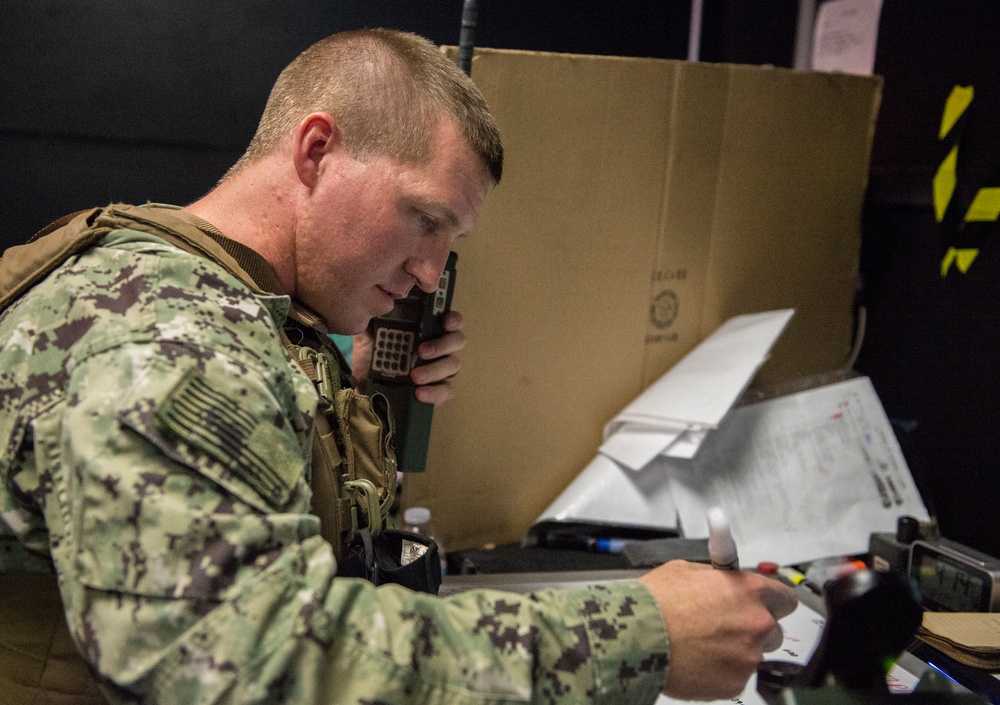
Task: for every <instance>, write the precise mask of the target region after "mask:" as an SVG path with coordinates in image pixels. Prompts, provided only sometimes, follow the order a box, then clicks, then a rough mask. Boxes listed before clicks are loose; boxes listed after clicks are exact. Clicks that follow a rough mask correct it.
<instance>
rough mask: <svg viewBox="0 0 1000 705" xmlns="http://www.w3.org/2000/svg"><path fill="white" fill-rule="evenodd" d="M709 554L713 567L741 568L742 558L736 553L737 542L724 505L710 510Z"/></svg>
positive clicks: (722, 568) (720, 568)
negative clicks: (723, 508) (723, 507)
mask: <svg viewBox="0 0 1000 705" xmlns="http://www.w3.org/2000/svg"><path fill="white" fill-rule="evenodd" d="M708 555H709V558H711V560H712V567H713V568H718V569H719V570H739V569H740V559H739V557H738V556H737V555H736V542H735V541H733V532H732V529H730V527H729V517H727V516H726V513H725V512H724V511H723V510H722V507H712V508H711V509H709V510H708Z"/></svg>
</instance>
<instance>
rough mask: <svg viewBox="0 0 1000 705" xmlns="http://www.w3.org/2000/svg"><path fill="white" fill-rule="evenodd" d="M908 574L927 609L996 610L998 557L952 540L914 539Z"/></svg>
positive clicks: (999, 581)
mask: <svg viewBox="0 0 1000 705" xmlns="http://www.w3.org/2000/svg"><path fill="white" fill-rule="evenodd" d="M909 576H910V578H911V579H912V580H913V581H914V582H915V583H916V586H917V589H918V590H919V593H920V601H921V604H923V606H924V607H926V608H927V609H930V610H935V611H944V612H1000V560H997V559H996V558H993V557H992V556H988V555H986V554H985V553H981V552H979V551H976V550H974V549H972V548H969V547H968V546H964V545H962V544H960V543H958V542H956V541H949V540H948V539H944V538H939V539H935V540H933V541H922V540H918V541H914V542H913V543H912V544H911V545H910V561H909Z"/></svg>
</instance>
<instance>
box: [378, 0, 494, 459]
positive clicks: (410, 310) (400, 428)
mask: <svg viewBox="0 0 1000 705" xmlns="http://www.w3.org/2000/svg"><path fill="white" fill-rule="evenodd" d="M476 20H477V11H476V2H475V0H465V4H464V5H463V7H462V27H461V34H460V37H459V55H458V64H459V67H460V68H461V69H462V70H463V71H465V73H466V75H469V74H471V72H472V43H473V34H474V31H475V26H476ZM457 259H458V255H456V254H455V253H454V252H452V253H451V254H450V255H449V256H448V263H447V264H446V265H445V268H444V271H443V272H442V273H441V280H440V281H439V282H438V288H437V290H436V291H434V293H432V294H427V293H425V292H424V291H422V290H420V289H419V288H417V287H413V289H412V290H411V291H410V293H409V294H408V295H407V296H406V297H405V298H402V299H400V300H399V301H397V302H396V305H395V307H393V309H392V311H390V312H389V313H387V314H386V315H385V316H379V317H377V318H373V319H372V322H371V325H370V326H369V330H370V332H371V334H372V337H373V338H374V341H375V344H374V346H373V349H372V362H371V368H370V370H371V371H370V372H369V380H370V384H369V387H370V388H371V389H372V391H375V392H381V393H382V394H384V395H385V396H386V398H388V400H389V408H390V409H391V411H392V416H393V420H394V421H395V433H394V434H393V439H394V440H393V449H394V450H395V451H396V463H397V467H398V468H399V469H400V470H402V471H403V472H423V471H424V469H425V467H426V464H427V446H428V444H429V442H430V437H431V420H432V418H433V416H434V405H433V404H426V403H424V402H422V401H419V400H418V399H417V398H416V397H415V396H413V389H414V384H413V382H412V381H411V380H410V371H411V370H412V369H413V368H414V367H415V366H417V365H418V364H420V363H419V360H418V357H417V346H418V345H420V344H421V343H422V342H424V341H425V340H430V339H432V338H439V337H441V336H442V335H444V333H445V330H444V315H445V314H446V313H448V311H450V310H451V298H452V295H453V294H454V292H455V262H456V260H457Z"/></svg>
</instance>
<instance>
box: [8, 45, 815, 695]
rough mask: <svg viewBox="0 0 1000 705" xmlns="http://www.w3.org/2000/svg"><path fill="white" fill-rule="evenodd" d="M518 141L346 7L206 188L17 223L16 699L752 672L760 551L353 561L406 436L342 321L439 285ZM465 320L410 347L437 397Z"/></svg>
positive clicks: (407, 691)
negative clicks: (486, 586) (597, 570)
mask: <svg viewBox="0 0 1000 705" xmlns="http://www.w3.org/2000/svg"><path fill="white" fill-rule="evenodd" d="M501 169H502V148H501V144H500V138H499V134H498V132H497V129H496V126H495V124H494V122H493V119H492V117H491V116H490V114H489V112H488V110H487V108H486V105H485V103H484V101H483V99H482V97H481V96H480V94H479V93H478V91H477V90H476V88H475V87H474V85H473V84H472V83H471V81H470V80H469V79H468V78H467V77H466V76H465V75H464V74H462V72H461V71H460V70H458V69H457V68H456V67H455V66H454V65H453V64H452V62H451V61H449V60H448V59H446V58H445V57H444V56H443V55H442V54H440V53H439V52H438V51H437V50H436V49H435V47H433V46H432V45H431V44H430V43H428V42H426V41H424V40H422V39H420V38H417V37H415V36H413V35H408V34H404V33H399V32H393V31H386V30H366V31H357V32H349V33H343V34H339V35H334V36H332V37H329V38H327V39H326V40H323V41H321V42H319V43H317V44H316V45H314V46H313V47H311V48H310V49H308V50H306V51H305V52H304V53H303V54H301V55H300V56H299V57H298V58H297V59H296V60H295V61H293V62H292V64H290V65H289V67H288V68H286V70H285V71H284V72H283V73H282V74H281V76H280V77H279V78H278V81H277V83H276V85H275V87H274V90H273V92H272V94H271V98H270V100H269V101H268V104H267V107H266V109H265V112H264V115H263V117H262V119H261V123H260V126H259V128H258V131H257V133H256V135H255V137H254V138H253V141H252V142H251V144H250V146H249V148H248V149H247V152H246V154H245V155H244V156H243V157H242V158H241V159H240V161H239V162H238V163H237V164H236V165H235V166H234V167H233V168H232V169H231V170H230V172H229V173H228V174H226V176H225V177H224V178H223V179H222V180H221V181H220V183H219V184H218V185H217V187H216V188H215V189H213V190H212V191H211V192H210V193H209V194H207V195H206V196H205V197H203V198H202V199H200V200H198V201H196V202H195V203H192V204H190V205H188V206H187V207H185V208H180V209H178V208H174V207H170V206H159V205H153V204H148V205H146V206H141V207H132V206H123V205H113V206H109V207H107V208H98V209H94V210H92V211H87V212H84V213H82V214H79V215H77V216H76V217H74V218H72V219H69V220H68V221H67V222H64V223H57V224H55V225H54V226H53V227H52V228H50V229H49V232H47V233H46V234H44V235H43V236H42V237H40V238H38V239H37V240H36V241H35V242H33V243H31V244H29V245H26V246H22V247H19V248H12V250H9V251H8V252H7V253H6V254H5V256H4V257H3V259H2V260H0V297H2V298H0V310H2V311H3V312H2V314H0V340H3V341H4V343H3V348H2V350H0V476H2V480H3V482H2V484H0V546H2V550H0V574H2V575H0V647H2V648H0V655H3V654H5V656H4V658H2V659H0V692H3V693H4V695H5V697H6V698H7V700H5V701H4V702H32V701H34V699H35V698H38V699H39V700H38V701H41V700H43V699H44V698H46V697H50V698H57V697H58V698H60V701H65V702H81V703H83V702H87V703H90V702H93V703H97V702H102V701H105V700H107V701H111V702H121V703H129V702H140V701H142V702H156V703H201V702H251V701H253V702H295V703H313V702H356V703H403V702H423V701H432V700H433V701H438V702H455V703H458V702H475V703H500V702H510V701H515V700H516V701H531V702H536V701H537V702H549V703H569V702H581V701H592V700H593V701H597V702H630V703H643V702H646V703H650V702H652V701H653V700H654V699H655V698H656V697H657V695H658V694H659V693H660V692H661V691H662V692H666V693H668V694H670V695H672V696H675V697H681V698H695V699H699V698H700V699H711V698H720V697H729V696H733V695H735V694H737V693H738V692H739V691H740V690H741V689H742V688H743V687H744V685H745V683H746V681H747V678H748V677H749V675H750V674H751V673H752V672H753V669H754V667H755V666H756V664H757V663H758V662H759V661H760V659H761V658H762V654H763V653H764V652H765V651H766V650H770V649H774V648H777V646H778V645H779V644H780V642H781V631H780V628H779V626H778V624H777V620H778V619H779V618H781V617H782V616H784V615H786V614H788V613H789V612H790V611H791V610H792V609H793V607H794V605H795V597H794V594H793V593H792V592H791V591H790V590H789V589H788V588H785V587H783V586H781V585H779V584H777V583H776V582H774V581H770V580H767V579H765V578H763V577H760V576H757V575H753V574H750V573H739V572H735V573H731V572H727V571H713V570H711V569H709V568H707V567H706V566H700V565H694V564H689V563H685V562H681V561H676V562H671V563H668V564H667V565H665V566H663V567H661V568H659V569H656V570H654V571H651V572H650V573H648V574H646V575H645V576H643V577H642V578H640V579H639V580H634V581H621V582H617V583H613V584H610V585H605V586H591V587H585V588H578V589H571V590H551V591H542V592H538V593H534V594H530V595H516V594H506V593H500V592H492V591H469V592H466V593H462V594H459V595H454V596H451V597H449V598H439V597H437V596H434V595H428V594H425V593H422V592H418V591H415V590H410V589H407V588H405V587H401V586H399V585H394V584H386V585H382V586H380V587H376V586H375V585H373V584H372V583H371V582H368V581H367V580H364V579H362V578H357V577H348V576H349V575H354V574H355V573H354V572H353V569H352V565H355V564H352V560H354V559H355V558H356V557H357V555H356V554H355V553H352V551H354V550H355V549H356V548H357V546H358V543H357V541H358V537H359V536H361V537H368V538H371V535H372V534H373V533H377V530H378V528H379V526H380V524H381V522H382V519H383V515H384V512H385V510H386V507H387V506H388V505H389V504H390V503H391V499H392V494H393V492H394V487H393V481H394V478H395V466H394V462H393V458H392V453H391V450H387V446H388V439H387V434H388V432H389V431H388V429H387V428H386V427H385V424H386V422H387V416H386V410H385V408H384V406H383V405H382V404H381V403H380V402H379V401H378V398H375V399H369V398H368V397H365V396H363V395H361V394H359V393H357V392H356V391H355V390H354V389H352V387H353V380H352V379H351V377H350V375H349V374H348V373H347V370H346V367H345V364H344V362H343V360H342V359H340V358H339V356H338V355H337V353H336V351H335V350H333V349H331V348H330V346H328V345H327V342H326V341H328V338H327V335H326V334H327V333H329V332H336V333H342V334H357V333H360V332H362V331H364V329H365V327H366V326H367V324H368V321H369V320H370V319H371V318H372V317H373V316H376V315H380V314H383V313H386V312H387V311H389V310H390V308H391V307H392V306H393V302H394V301H395V300H396V299H398V298H400V297H402V296H404V295H405V294H406V293H407V291H409V290H410V288H411V287H412V286H418V287H420V288H421V289H424V290H425V291H432V290H433V289H434V288H435V287H436V285H437V281H438V277H439V275H440V273H441V270H442V268H443V267H444V264H445V260H446V258H447V255H448V252H449V251H450V249H451V246H452V244H453V242H454V240H455V238H456V237H458V236H460V235H462V234H464V233H467V232H469V231H470V230H471V228H472V226H473V223H474V221H475V218H476V215H477V213H478V211H479V208H480V205H481V204H482V202H483V199H484V198H485V196H486V194H487V192H488V190H489V189H490V187H491V186H492V185H493V184H496V183H497V182H498V181H499V180H500V176H501ZM449 327H450V330H451V333H450V334H448V335H446V336H445V337H444V338H442V339H440V340H438V341H436V342H434V343H432V344H431V345H430V346H429V347H430V348H431V349H425V350H424V351H423V353H422V354H423V355H424V356H425V357H427V358H432V359H435V360H436V361H435V362H434V363H433V364H430V365H428V366H426V367H424V368H422V369H421V371H420V372H418V373H416V375H426V377H416V375H415V377H416V380H415V381H416V382H417V383H419V384H421V385H426V386H423V387H421V389H418V395H419V396H420V397H421V398H423V399H424V400H425V401H429V402H432V403H437V402H440V401H443V400H444V399H446V398H447V397H448V396H449V395H450V389H449V388H448V386H447V383H446V382H445V383H444V384H443V385H442V384H441V383H442V381H443V380H446V379H447V378H448V377H449V376H450V375H452V374H453V373H454V372H456V371H457V366H458V363H457V359H456V357H455V354H456V353H457V352H458V350H459V349H460V348H461V346H462V342H463V340H464V338H463V336H462V333H461V321H460V318H459V317H457V316H456V317H453V318H452V319H451V320H450V322H449ZM355 357H356V359H360V360H364V359H365V358H366V355H365V354H364V351H363V350H362V351H358V353H357V354H356V356H355ZM355 371H356V372H361V373H362V374H363V372H364V370H355ZM366 560H367V559H366ZM362 563H364V561H362ZM365 565H366V564H365ZM365 565H362V566H361V567H362V568H364V567H365ZM355 567H356V565H355ZM67 627H68V631H67ZM77 654H79V656H77ZM81 657H82V658H81Z"/></svg>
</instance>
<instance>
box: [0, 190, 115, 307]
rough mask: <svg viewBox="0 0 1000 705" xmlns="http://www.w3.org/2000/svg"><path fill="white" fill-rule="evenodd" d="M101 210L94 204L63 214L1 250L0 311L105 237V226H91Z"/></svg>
mask: <svg viewBox="0 0 1000 705" xmlns="http://www.w3.org/2000/svg"><path fill="white" fill-rule="evenodd" d="M101 210H102V209H100V208H93V209H91V210H88V211H77V212H76V213H70V214H69V215H67V216H63V217H62V218H60V219H59V220H57V221H55V222H53V223H51V224H49V225H47V226H46V227H44V228H42V229H41V230H39V231H38V232H37V233H36V234H35V235H34V237H32V238H31V240H29V241H28V242H27V243H26V244H24V245H17V246H15V247H11V248H9V249H8V250H7V251H6V252H4V254H3V257H0V311H4V310H6V309H7V307H8V306H10V305H11V304H12V303H13V302H14V301H16V300H17V299H18V298H20V296H21V295H22V294H24V292H26V291H27V290H28V289H30V288H31V287H33V286H34V285H35V284H37V283H38V282H40V281H41V280H42V279H44V278H45V277H46V276H47V275H48V274H49V273H50V272H51V271H52V270H53V269H55V268H56V267H58V266H59V265H60V264H62V263H63V262H65V261H66V260H67V259H69V258H70V257H72V256H73V255H74V254H76V253H78V252H83V251H84V250H86V249H87V248H89V247H91V246H92V245H93V244H94V243H96V242H97V241H98V240H100V239H101V238H102V237H104V236H105V235H106V234H107V233H108V231H107V230H104V229H101V228H94V227H93V221H94V219H95V218H96V217H97V216H98V215H100V213H101Z"/></svg>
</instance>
